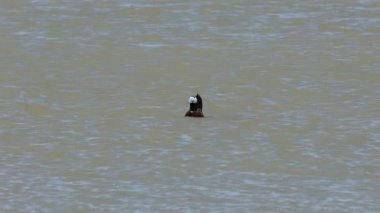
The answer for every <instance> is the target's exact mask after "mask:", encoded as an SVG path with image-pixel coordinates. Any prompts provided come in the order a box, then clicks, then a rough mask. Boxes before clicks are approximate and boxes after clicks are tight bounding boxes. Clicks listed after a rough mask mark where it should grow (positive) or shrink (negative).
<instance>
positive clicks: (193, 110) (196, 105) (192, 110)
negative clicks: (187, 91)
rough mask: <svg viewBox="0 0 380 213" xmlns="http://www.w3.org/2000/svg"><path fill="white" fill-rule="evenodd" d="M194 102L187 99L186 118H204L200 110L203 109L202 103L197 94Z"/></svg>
mask: <svg viewBox="0 0 380 213" xmlns="http://www.w3.org/2000/svg"><path fill="white" fill-rule="evenodd" d="M192 100H195V102H194V101H190V99H189V104H190V107H189V110H188V111H187V112H186V114H185V116H187V117H204V115H203V112H202V109H203V103H202V98H201V96H200V95H199V94H197V95H196V96H195V99H192Z"/></svg>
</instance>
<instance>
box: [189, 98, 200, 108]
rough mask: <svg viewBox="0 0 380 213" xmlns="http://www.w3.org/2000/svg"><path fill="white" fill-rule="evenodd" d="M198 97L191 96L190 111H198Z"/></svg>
mask: <svg viewBox="0 0 380 213" xmlns="http://www.w3.org/2000/svg"><path fill="white" fill-rule="evenodd" d="M197 103H198V99H197V98H196V97H194V96H190V97H189V104H190V111H196V110H197V107H198V104H197Z"/></svg>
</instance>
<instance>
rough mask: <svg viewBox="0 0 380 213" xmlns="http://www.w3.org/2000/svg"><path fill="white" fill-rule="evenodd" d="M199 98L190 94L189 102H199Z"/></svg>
mask: <svg viewBox="0 0 380 213" xmlns="http://www.w3.org/2000/svg"><path fill="white" fill-rule="evenodd" d="M197 101H198V100H197V98H195V97H193V96H190V98H189V104H196V103H197Z"/></svg>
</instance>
